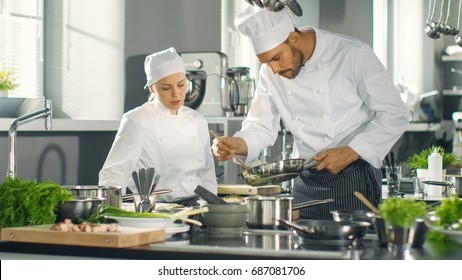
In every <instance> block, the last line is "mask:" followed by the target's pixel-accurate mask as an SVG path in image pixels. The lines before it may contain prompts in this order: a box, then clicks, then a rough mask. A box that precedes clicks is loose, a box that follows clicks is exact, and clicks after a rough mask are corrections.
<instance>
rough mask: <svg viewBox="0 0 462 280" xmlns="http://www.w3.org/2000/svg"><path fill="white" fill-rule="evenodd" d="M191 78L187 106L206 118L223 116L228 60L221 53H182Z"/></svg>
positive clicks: (187, 72)
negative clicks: (223, 97)
mask: <svg viewBox="0 0 462 280" xmlns="http://www.w3.org/2000/svg"><path fill="white" fill-rule="evenodd" d="M180 55H181V57H182V59H183V62H184V65H185V69H186V74H187V75H188V77H189V78H190V87H189V91H188V93H187V94H186V100H185V105H186V106H188V107H191V108H193V109H195V110H196V111H198V112H199V113H201V114H202V115H204V116H206V117H217V116H223V115H224V112H223V109H222V104H221V98H222V96H226V93H227V83H226V72H227V69H228V58H227V56H226V55H225V54H224V53H221V52H181V53H180Z"/></svg>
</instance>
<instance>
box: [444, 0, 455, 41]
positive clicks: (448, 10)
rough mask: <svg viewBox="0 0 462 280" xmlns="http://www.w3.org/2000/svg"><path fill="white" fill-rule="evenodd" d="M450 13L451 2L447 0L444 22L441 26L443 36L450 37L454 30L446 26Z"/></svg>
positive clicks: (448, 25)
mask: <svg viewBox="0 0 462 280" xmlns="http://www.w3.org/2000/svg"><path fill="white" fill-rule="evenodd" d="M443 1H444V0H443ZM443 3H444V2H443ZM450 11H451V0H448V4H447V5H446V19H445V20H444V23H443V24H442V25H443V31H442V32H441V33H443V34H444V35H452V32H453V31H454V29H456V28H455V27H453V26H451V25H450V24H448V21H449V12H450Z"/></svg>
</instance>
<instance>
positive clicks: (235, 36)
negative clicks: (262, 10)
mask: <svg viewBox="0 0 462 280" xmlns="http://www.w3.org/2000/svg"><path fill="white" fill-rule="evenodd" d="M248 6H249V4H248V3H246V2H245V1H229V0H221V48H222V50H221V51H222V52H223V53H225V54H226V55H227V56H228V65H229V67H249V68H250V76H251V77H254V78H258V71H259V69H260V63H259V61H258V59H257V57H256V55H255V52H254V50H253V47H252V44H251V42H250V40H249V39H248V38H247V37H245V36H243V35H242V34H240V33H239V31H238V30H237V29H236V28H235V27H234V18H235V17H236V16H237V15H239V13H241V12H242V11H243V10H244V9H245V8H247V7H248Z"/></svg>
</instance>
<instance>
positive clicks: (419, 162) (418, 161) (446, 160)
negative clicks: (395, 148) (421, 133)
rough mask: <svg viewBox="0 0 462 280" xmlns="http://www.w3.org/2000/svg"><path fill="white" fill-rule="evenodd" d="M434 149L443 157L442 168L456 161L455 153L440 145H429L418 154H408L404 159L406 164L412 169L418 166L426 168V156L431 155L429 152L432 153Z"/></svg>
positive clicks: (418, 167)
mask: <svg viewBox="0 0 462 280" xmlns="http://www.w3.org/2000/svg"><path fill="white" fill-rule="evenodd" d="M435 149H436V151H437V152H438V153H439V154H440V155H441V157H442V158H443V168H447V167H448V166H450V165H451V164H453V163H454V162H456V161H458V159H457V155H456V154H454V153H447V152H446V151H445V150H444V148H443V147H441V146H431V147H430V148H428V149H424V150H422V151H421V152H420V153H419V154H414V155H412V156H410V157H409V158H408V159H407V161H406V165H407V166H408V167H409V168H410V169H413V170H415V169H420V168H422V169H427V168H428V156H429V155H431V153H433V151H434V150H435Z"/></svg>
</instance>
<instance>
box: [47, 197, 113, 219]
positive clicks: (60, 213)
mask: <svg viewBox="0 0 462 280" xmlns="http://www.w3.org/2000/svg"><path fill="white" fill-rule="evenodd" d="M103 201H105V199H104V198H100V197H93V196H76V197H74V198H73V199H72V200H70V201H67V202H65V203H63V204H62V205H60V206H59V208H58V210H56V212H55V213H56V222H62V221H64V219H70V220H71V221H72V222H73V223H78V222H81V221H84V220H86V219H88V218H89V217H90V216H91V215H93V214H96V213H97V212H98V209H99V206H100V205H101V203H102V202H103Z"/></svg>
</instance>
